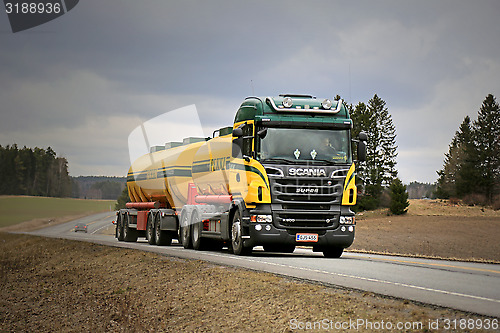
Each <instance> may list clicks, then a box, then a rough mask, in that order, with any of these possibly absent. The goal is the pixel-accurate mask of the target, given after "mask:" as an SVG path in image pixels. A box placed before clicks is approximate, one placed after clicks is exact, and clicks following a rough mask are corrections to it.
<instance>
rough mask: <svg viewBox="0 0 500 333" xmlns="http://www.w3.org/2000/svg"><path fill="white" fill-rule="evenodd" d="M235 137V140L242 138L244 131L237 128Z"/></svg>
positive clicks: (234, 131)
mask: <svg viewBox="0 0 500 333" xmlns="http://www.w3.org/2000/svg"><path fill="white" fill-rule="evenodd" d="M233 136H234V137H235V138H241V137H242V136H243V130H242V129H241V128H239V127H237V128H235V129H234V130H233Z"/></svg>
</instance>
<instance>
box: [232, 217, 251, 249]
mask: <svg viewBox="0 0 500 333" xmlns="http://www.w3.org/2000/svg"><path fill="white" fill-rule="evenodd" d="M242 229H243V227H242V225H241V218H240V211H239V210H236V211H235V212H234V215H233V222H232V224H231V248H232V250H233V253H234V254H236V255H241V256H244V255H248V254H250V253H252V248H251V247H245V246H244V239H243V237H242V236H243V235H242Z"/></svg>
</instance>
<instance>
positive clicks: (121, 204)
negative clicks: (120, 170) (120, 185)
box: [115, 185, 130, 210]
mask: <svg viewBox="0 0 500 333" xmlns="http://www.w3.org/2000/svg"><path fill="white" fill-rule="evenodd" d="M127 202H130V197H129V195H128V187H127V186H126V185H125V188H124V189H123V191H122V193H121V194H120V196H119V197H118V199H117V200H116V204H115V209H116V210H119V209H122V208H125V204H126V203H127Z"/></svg>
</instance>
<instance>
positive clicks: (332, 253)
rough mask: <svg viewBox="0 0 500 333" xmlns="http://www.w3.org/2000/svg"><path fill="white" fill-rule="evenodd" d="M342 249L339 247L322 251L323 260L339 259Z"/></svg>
mask: <svg viewBox="0 0 500 333" xmlns="http://www.w3.org/2000/svg"><path fill="white" fill-rule="evenodd" d="M343 252H344V249H343V248H341V247H332V248H329V249H327V250H323V255H324V256H325V258H340V257H341V256H342V253H343Z"/></svg>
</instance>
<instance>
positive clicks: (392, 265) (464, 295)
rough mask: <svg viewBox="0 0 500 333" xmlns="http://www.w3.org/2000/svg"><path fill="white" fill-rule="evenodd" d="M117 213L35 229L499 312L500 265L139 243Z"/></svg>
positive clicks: (496, 314) (495, 314) (489, 313)
mask: <svg viewBox="0 0 500 333" xmlns="http://www.w3.org/2000/svg"><path fill="white" fill-rule="evenodd" d="M113 219H114V213H113V212H108V213H102V214H97V215H92V216H89V217H86V218H83V219H80V220H77V221H73V222H69V223H65V224H61V225H57V226H53V227H48V228H45V229H42V230H38V231H35V232H31V234H36V235H41V236H48V237H57V238H67V239H74V240H82V241H89V242H95V243H100V244H104V245H111V246H118V247H126V248H134V249H140V250H144V251H151V252H157V253H162V254H166V255H171V256H176V257H182V258H191V259H200V260H205V261H210V262H214V263H217V264H222V265H230V266H237V267H243V268H247V269H253V270H258V271H264V272H270V273H275V274H280V275H286V276H290V277H294V278H299V279H305V280H309V281H314V282H320V283H323V284H327V285H334V286H342V287H347V288H354V289H359V290H366V291H371V292H375V293H378V294H382V295H388V296H393V297H398V298H403V299H409V300H413V301H418V302H422V303H427V304H433V305H439V306H444V307H449V308H453V309H458V310H463V311H468V312H472V313H477V314H482V315H487V316H493V317H498V318H500V265H498V264H481V263H468V262H458V261H446V260H429V259H417V258H409V257H394V256H381V255H368V254H358V253H349V252H347V253H344V254H343V255H342V257H341V258H340V259H327V258H324V257H323V255H322V254H321V253H314V252H312V251H311V250H309V249H300V248H299V249H296V250H295V252H294V253H293V254H275V253H267V252H264V250H263V249H262V248H259V247H257V248H255V249H254V252H253V254H252V256H248V257H241V256H235V255H233V254H229V253H228V252H227V251H225V250H222V251H212V252H208V251H195V250H186V249H184V248H183V247H182V246H181V245H179V244H177V243H176V241H175V240H174V244H173V245H172V246H153V245H149V244H147V242H146V241H145V239H143V238H140V239H139V241H138V242H137V243H125V242H118V241H117V240H116V239H115V238H114V237H113V236H112V235H109V233H110V232H109V230H108V232H107V234H106V232H105V231H106V229H108V228H109V226H110V225H111V221H112V220H113ZM77 222H80V223H86V224H87V225H88V227H87V230H88V232H87V233H83V232H74V231H73V229H74V226H75V224H76V223H77Z"/></svg>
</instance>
